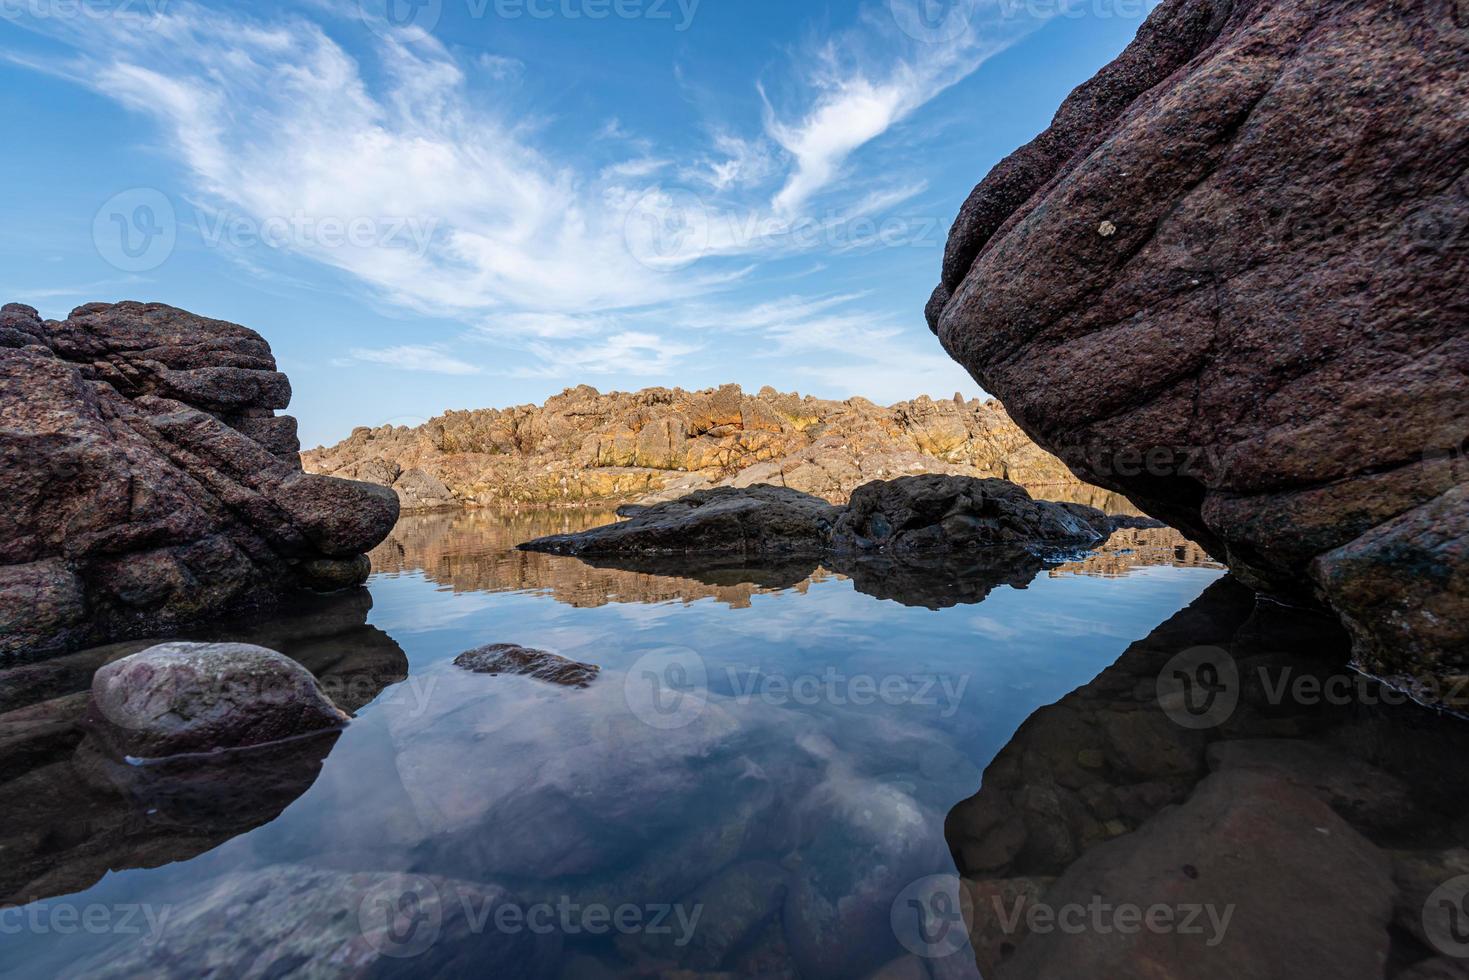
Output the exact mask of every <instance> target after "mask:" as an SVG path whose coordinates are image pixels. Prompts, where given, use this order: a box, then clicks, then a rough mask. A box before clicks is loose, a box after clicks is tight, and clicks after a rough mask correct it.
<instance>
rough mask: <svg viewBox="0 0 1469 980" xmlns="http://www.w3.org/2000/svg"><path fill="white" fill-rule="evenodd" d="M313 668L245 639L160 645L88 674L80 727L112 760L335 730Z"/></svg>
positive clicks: (335, 711)
mask: <svg viewBox="0 0 1469 980" xmlns="http://www.w3.org/2000/svg"><path fill="white" fill-rule="evenodd" d="M346 722H347V715H346V713H345V712H343V711H342V710H341V709H340V708H338V707H337V706H336V705H334V704H333V703H332V702H331V700H330V699H329V698H328V697H327V696H326V693H325V692H324V691H322V689H321V687H320V685H318V684H317V681H316V678H315V677H313V676H312V674H311V672H310V671H308V670H307V669H306V668H305V667H302V666H301V665H300V664H298V663H296V662H295V661H294V660H291V659H290V658H289V657H285V656H282V655H281V654H279V653H276V652H275V651H274V650H267V649H265V648H264V647H258V646H253V645H250V644H246V643H164V644H160V645H158V646H155V647H149V648H148V649H147V650H143V651H141V652H139V653H135V654H132V655H131V656H128V657H124V658H123V659H121V660H115V661H113V662H111V663H109V664H107V665H106V666H105V667H103V668H102V669H100V670H98V671H97V673H96V675H95V676H94V677H93V678H92V699H91V703H90V704H89V705H88V707H87V714H86V717H85V719H84V721H83V724H84V726H85V727H86V728H87V729H88V730H89V731H90V732H91V733H92V734H93V735H95V736H96V737H97V739H98V740H99V741H100V742H101V743H102V744H104V745H105V746H107V748H108V749H109V750H110V751H111V752H113V753H114V754H115V755H117V756H118V757H119V758H126V759H144V760H151V759H166V758H169V757H171V756H184V755H203V754H209V753H213V752H220V751H225V750H229V749H245V748H250V747H252V746H259V745H268V744H271V743H274V742H283V741H286V740H289V739H293V738H298V737H300V736H303V735H312V734H318V733H320V732H324V731H331V730H335V729H339V728H341V727H342V726H343V725H344V724H346Z"/></svg>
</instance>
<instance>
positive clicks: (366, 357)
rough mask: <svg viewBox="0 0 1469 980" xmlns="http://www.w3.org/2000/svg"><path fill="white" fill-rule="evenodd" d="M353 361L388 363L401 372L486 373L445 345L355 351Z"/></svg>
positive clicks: (359, 349) (408, 345)
mask: <svg viewBox="0 0 1469 980" xmlns="http://www.w3.org/2000/svg"><path fill="white" fill-rule="evenodd" d="M351 360H354V361H362V362H364V363H367V364H385V365H387V366H388V367H392V368H397V369H399V370H401V371H423V372H426V373H428V374H451V375H464V374H482V373H484V372H483V371H481V369H480V368H478V367H476V366H475V365H473V364H470V363H469V362H468V361H461V360H460V359H459V358H457V357H455V356H453V355H452V354H450V353H449V352H448V351H447V350H445V349H444V348H443V347H441V346H437V345H434V346H425V345H416V344H407V345H403V346H399V347H379V348H364V347H356V348H353V350H352V356H351Z"/></svg>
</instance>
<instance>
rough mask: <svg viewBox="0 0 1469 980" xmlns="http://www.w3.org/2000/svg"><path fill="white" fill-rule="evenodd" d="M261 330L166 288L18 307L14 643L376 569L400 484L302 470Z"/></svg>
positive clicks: (5, 511) (77, 639) (1, 614)
mask: <svg viewBox="0 0 1469 980" xmlns="http://www.w3.org/2000/svg"><path fill="white" fill-rule="evenodd" d="M275 368H276V366H275V360H274V358H273V357H272V356H271V352H270V347H269V346H268V345H267V344H266V342H265V341H264V340H263V339H262V338H261V337H260V336H259V335H258V334H256V333H255V332H254V331H252V330H248V329H246V328H245V327H241V326H237V325H235V324H232V323H225V322H223V321H220V320H210V319H207V318H205V317H200V316H195V315H194V314H192V313H187V312H185V311H183V310H179V309H175V308H173V307H170V306H164V305H161V304H156V303H155V304H144V303H118V304H116V305H107V304H101V303H96V304H92V305H89V306H83V307H79V308H78V309H77V310H75V311H74V312H73V313H72V315H71V317H70V318H69V319H67V320H65V321H62V322H57V321H42V320H41V319H40V317H39V316H38V315H37V313H36V311H35V310H33V309H31V308H30V307H28V306H21V305H19V304H11V305H9V306H6V307H4V308H3V310H0V406H3V410H4V416H5V424H4V426H3V428H0V526H3V527H5V528H6V529H7V533H6V536H5V539H4V540H3V541H0V655H8V654H22V655H29V654H36V653H55V652H60V651H64V650H68V649H74V648H77V647H81V646H85V645H87V644H95V643H100V642H104V641H106V640H108V639H113V638H122V637H127V636H137V635H146V634H157V633H159V632H163V631H166V630H171V629H175V628H178V627H181V626H185V625H188V624H190V623H193V622H196V621H201V620H204V619H207V618H210V617H213V616H217V615H219V614H221V613H224V612H229V611H233V610H238V609H240V608H248V607H251V606H256V605H261V604H264V603H268V602H273V601H275V600H277V599H278V598H279V597H280V596H281V595H283V594H285V593H287V592H290V591H293V590H297V589H300V588H325V589H328V590H335V589H340V588H345V587H349V586H353V585H359V584H361V582H362V581H363V580H364V579H365V577H366V572H367V566H366V565H365V563H364V562H363V561H362V560H361V557H360V556H362V555H363V554H364V553H365V552H366V551H368V550H369V549H371V548H372V547H373V546H374V545H376V544H377V543H378V542H379V541H381V540H382V539H383V538H384V537H386V536H387V533H388V532H389V531H390V530H391V529H392V527H393V524H394V522H395V521H396V520H397V516H398V499H397V497H396V496H395V495H394V494H393V492H392V491H391V490H388V489H387V488H385V487H377V486H372V485H368V484H360V483H352V482H349V481H346V480H337V479H332V478H329V477H323V476H314V475H308V474H306V473H303V472H302V470H301V463H300V459H299V457H298V456H297V454H296V450H297V448H298V446H297V444H296V439H295V422H294V420H292V419H290V418H286V417H277V416H276V414H275V412H276V410H277V409H282V408H285V407H286V405H287V403H288V402H289V401H290V396H291V387H290V383H289V382H288V381H287V380H286V377H285V375H283V374H281V373H279V372H278V371H276V369H275Z"/></svg>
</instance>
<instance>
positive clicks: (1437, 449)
mask: <svg viewBox="0 0 1469 980" xmlns="http://www.w3.org/2000/svg"><path fill="white" fill-rule="evenodd" d="M1466 100H1469V33H1466V31H1465V30H1464V25H1463V15H1462V10H1461V9H1456V7H1455V5H1454V4H1452V3H1447V2H1437V0H1434V2H1425V3H1415V4H1402V3H1396V2H1393V0H1370V2H1367V3H1361V4H1344V3H1316V2H1306V0H1299V2H1296V0H1291V2H1264V0H1169V2H1166V3H1164V4H1163V5H1161V6H1160V7H1159V8H1158V9H1157V10H1156V11H1155V12H1154V13H1153V14H1152V15H1151V16H1150V17H1149V19H1148V21H1147V22H1146V23H1145V24H1144V25H1143V27H1142V28H1141V30H1140V31H1139V33H1138V36H1137V38H1136V40H1135V41H1134V42H1133V43H1132V44H1131V45H1130V46H1129V47H1128V48H1127V50H1126V51H1125V52H1124V53H1123V54H1122V55H1121V56H1120V57H1119V58H1118V59H1117V60H1116V61H1114V62H1113V63H1112V64H1110V65H1108V66H1107V67H1106V68H1104V69H1102V71H1101V72H1099V73H1098V74H1097V76H1096V77H1095V78H1093V79H1092V80H1091V81H1089V82H1087V83H1086V84H1084V85H1082V86H1081V87H1080V88H1078V89H1077V90H1076V92H1074V93H1073V94H1072V95H1071V96H1070V97H1069V98H1068V99H1067V100H1066V101H1065V102H1064V103H1063V104H1062V106H1061V108H1060V110H1059V111H1058V113H1057V115H1056V118H1055V120H1054V122H1053V123H1052V125H1051V126H1050V128H1049V129H1047V130H1046V131H1045V132H1044V133H1042V134H1041V135H1040V136H1038V137H1037V138H1036V139H1035V140H1034V141H1033V142H1031V143H1030V144H1028V145H1027V146H1025V147H1022V148H1021V149H1019V150H1017V151H1016V152H1015V153H1013V154H1011V155H1010V156H1009V157H1008V158H1006V159H1005V160H1004V161H1003V162H1001V163H1000V164H999V165H998V166H997V167H995V169H994V170H993V171H992V172H991V173H990V174H989V176H988V177H986V178H985V180H984V181H983V182H982V183H981V184H980V185H979V186H978V187H977V188H976V189H975V190H974V192H973V194H972V195H971V196H970V198H969V200H968V201H967V202H966V203H965V205H964V207H963V210H962V211H961V213H960V215H959V218H958V220H957V221H956V223H955V225H954V229H953V232H952V234H951V237H950V240H949V245H948V250H947V252H946V254H945V259H944V268H943V275H942V283H941V285H940V286H939V287H938V289H937V290H936V291H935V293H934V296H933V299H932V300H931V302H930V304H929V308H928V313H929V320H930V323H931V325H932V326H933V327H934V329H935V330H936V331H937V333H938V336H939V338H940V340H941V341H942V342H943V344H944V346H945V348H946V349H947V350H948V351H949V352H950V354H951V355H953V356H954V358H955V359H957V360H958V361H959V362H960V363H962V364H964V365H965V366H966V367H967V368H969V370H970V371H971V373H973V374H974V376H975V377H976V378H977V379H978V380H979V381H980V382H981V383H982V384H983V385H984V387H985V389H986V390H987V391H990V392H992V393H994V394H995V395H996V396H997V397H999V398H1000V399H1001V400H1002V401H1004V403H1005V406H1006V408H1007V409H1008V410H1009V412H1010V413H1011V414H1012V415H1013V417H1014V418H1015V420H1016V422H1017V423H1019V425H1020V426H1021V428H1023V429H1024V430H1025V431H1026V432H1027V433H1029V434H1030V435H1031V436H1033V437H1034V438H1036V439H1037V441H1038V442H1039V443H1040V444H1041V445H1042V446H1044V447H1046V448H1047V449H1049V450H1050V451H1052V452H1055V453H1056V454H1057V455H1059V456H1060V457H1062V458H1063V459H1066V460H1067V462H1068V463H1070V464H1071V465H1072V467H1073V468H1074V469H1075V470H1076V471H1077V472H1078V473H1079V474H1081V475H1082V476H1084V477H1085V478H1087V479H1088V480H1090V481H1092V482H1095V483H1097V484H1098V485H1101V486H1104V487H1107V488H1109V489H1112V490H1116V491H1120V492H1122V493H1125V494H1126V495H1127V496H1128V497H1129V498H1130V499H1131V500H1132V501H1133V502H1134V503H1136V504H1137V505H1138V506H1140V507H1141V508H1143V509H1144V510H1145V511H1147V512H1148V513H1150V514H1152V515H1154V516H1157V517H1159V518H1162V519H1164V520H1166V521H1167V522H1168V523H1169V524H1171V525H1172V526H1175V527H1178V528H1180V529H1182V530H1183V531H1184V532H1185V533H1187V534H1188V535H1189V536H1190V537H1192V538H1194V539H1196V540H1198V541H1200V542H1201V543H1202V544H1204V545H1205V546H1206V547H1208V548H1209V549H1210V551H1211V552H1213V553H1214V554H1215V555H1216V556H1218V557H1219V558H1221V559H1227V561H1228V564H1229V565H1230V566H1231V568H1232V569H1234V570H1235V572H1236V573H1237V574H1238V575H1239V576H1240V578H1241V579H1242V580H1243V581H1245V582H1247V584H1249V585H1251V586H1252V587H1256V588H1260V589H1264V590H1266V591H1268V592H1270V593H1272V594H1275V595H1279V596H1286V597H1295V598H1297V599H1299V598H1302V597H1307V596H1312V595H1314V596H1315V597H1316V598H1318V599H1319V600H1321V601H1323V602H1325V603H1326V604H1327V605H1329V606H1330V607H1331V608H1332V609H1334V610H1335V611H1336V612H1337V613H1338V614H1339V615H1340V616H1341V618H1342V621H1343V622H1344V623H1345V624H1347V625H1348V627H1349V628H1350V629H1351V630H1352V633H1353V636H1354V639H1355V655H1356V656H1357V658H1358V659H1359V661H1360V662H1361V663H1363V664H1364V665H1365V666H1367V667H1368V668H1369V669H1370V670H1372V671H1373V672H1374V673H1377V674H1379V675H1391V674H1395V673H1403V674H1412V673H1419V672H1423V671H1428V672H1431V673H1436V674H1438V675H1439V676H1445V675H1453V674H1456V673H1462V672H1463V671H1462V668H1463V666H1464V657H1465V656H1466V653H1465V651H1469V573H1466V568H1469V523H1466V522H1469V465H1466V457H1465V445H1466V443H1465V438H1466V436H1469V397H1466V393H1469V375H1466V364H1469V331H1466V330H1465V329H1464V324H1465V322H1469V238H1466V236H1465V234H1464V231H1465V228H1466V225H1469V183H1466V177H1465V175H1464V172H1463V171H1464V168H1463V160H1464V158H1465V155H1466V153H1469V143H1466V140H1469V136H1466V130H1465V128H1464V126H1463V125H1462V119H1461V118H1460V116H1459V113H1458V108H1457V107H1460V106H1462V105H1464V103H1465V102H1466Z"/></svg>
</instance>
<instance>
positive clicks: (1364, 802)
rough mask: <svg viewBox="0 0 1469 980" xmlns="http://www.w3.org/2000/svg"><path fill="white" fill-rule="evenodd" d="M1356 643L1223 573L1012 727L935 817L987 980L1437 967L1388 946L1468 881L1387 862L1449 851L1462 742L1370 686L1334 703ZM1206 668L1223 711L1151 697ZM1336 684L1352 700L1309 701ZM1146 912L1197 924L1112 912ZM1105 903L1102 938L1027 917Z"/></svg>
mask: <svg viewBox="0 0 1469 980" xmlns="http://www.w3.org/2000/svg"><path fill="white" fill-rule="evenodd" d="M1349 642H1350V640H1349V637H1348V636H1347V634H1346V633H1345V631H1343V630H1341V629H1340V628H1339V626H1338V625H1337V624H1336V622H1335V620H1334V619H1333V618H1332V617H1330V616H1328V615H1326V614H1324V613H1322V612H1319V611H1317V612H1312V611H1311V610H1301V609H1286V608H1285V607H1282V606H1279V605H1277V604H1275V603H1270V602H1257V601H1256V600H1255V598H1254V597H1253V596H1252V595H1251V593H1250V591H1249V590H1247V589H1245V588H1244V587H1243V586H1241V585H1240V584H1239V583H1238V582H1235V581H1233V580H1231V579H1225V580H1223V581H1220V582H1218V583H1215V584H1214V585H1212V586H1210V588H1209V589H1208V590H1207V591H1206V592H1205V593H1204V594H1203V595H1202V596H1201V597H1200V598H1199V599H1198V600H1196V601H1195V602H1194V603H1193V604H1192V605H1191V606H1189V607H1188V608H1187V609H1185V610H1183V611H1181V612H1179V613H1178V614H1176V615H1175V616H1173V617H1172V618H1171V619H1170V620H1168V622H1166V623H1164V624H1162V625H1161V626H1159V627H1158V628H1157V629H1156V630H1154V631H1153V633H1152V634H1151V635H1150V636H1148V637H1147V638H1145V639H1143V640H1140V641H1138V642H1136V643H1134V644H1132V646H1130V647H1129V648H1128V650H1127V651H1126V652H1125V653H1124V654H1123V655H1122V657H1121V658H1120V659H1119V660H1118V661H1117V662H1116V663H1115V664H1113V665H1112V666H1111V667H1109V668H1107V669H1106V670H1105V671H1103V672H1102V673H1101V674H1099V675H1098V676H1097V677H1096V678H1095V679H1093V680H1092V681H1091V682H1090V683H1088V684H1087V685H1085V686H1083V687H1081V688H1079V689H1078V690H1076V691H1074V692H1072V693H1071V694H1069V695H1067V696H1066V697H1065V698H1063V699H1061V700H1060V701H1059V702H1057V703H1056V704H1053V705H1050V706H1047V707H1044V708H1041V709H1040V710H1038V711H1036V712H1035V713H1034V714H1033V715H1032V716H1031V717H1030V718H1029V719H1027V721H1026V722H1025V723H1024V724H1023V725H1021V727H1020V728H1019V730H1018V731H1017V732H1016V733H1015V735H1014V736H1013V737H1012V739H1011V740H1010V742H1009V744H1007V745H1006V746H1005V747H1004V749H1002V750H1001V751H1000V753H999V754H998V755H996V756H995V759H994V761H993V762H992V763H991V764H990V766H989V767H988V768H987V769H986V770H985V773H984V779H983V783H982V785H981V787H980V790H979V792H978V793H977V794H976V795H975V796H973V797H972V798H970V799H968V800H965V801H963V802H961V803H959V804H958V805H957V806H955V807H954V808H953V809H952V810H951V811H950V813H949V816H948V819H947V821H946V824H945V836H946V838H947V840H948V843H949V847H950V851H951V853H952V855H953V858H954V863H955V865H956V867H957V868H958V869H959V871H960V873H961V875H962V876H963V877H964V881H965V887H966V889H967V892H968V895H969V896H970V898H971V899H972V906H973V913H974V914H973V921H972V923H971V939H972V944H973V947H974V951H975V954H976V957H977V960H978V965H979V967H980V970H981V972H982V973H983V974H984V976H986V977H995V978H998V980H1006V978H1009V977H1016V978H1029V977H1049V976H1075V975H1101V976H1112V975H1125V974H1128V973H1129V971H1131V972H1132V973H1136V966H1137V964H1138V963H1139V962H1145V963H1147V964H1149V967H1150V969H1151V970H1152V971H1153V974H1150V975H1156V976H1158V977H1169V978H1183V977H1190V978H1192V977H1221V978H1222V977H1234V976H1242V975H1249V976H1277V975H1279V976H1287V975H1295V974H1301V975H1312V976H1315V975H1330V976H1343V977H1364V978H1365V977H1373V978H1380V977H1383V976H1390V977H1391V976H1398V975H1406V974H1400V973H1399V971H1400V970H1401V969H1402V968H1403V967H1404V966H1405V965H1406V964H1408V963H1411V962H1413V961H1415V960H1417V959H1419V958H1422V957H1424V956H1426V955H1430V954H1432V953H1433V952H1434V950H1433V947H1432V944H1431V943H1430V942H1428V941H1427V940H1426V939H1422V940H1421V941H1420V942H1419V943H1416V944H1415V942H1414V941H1412V940H1405V939H1404V938H1403V936H1404V935H1405V934H1406V932H1411V931H1412V929H1413V928H1415V927H1414V926H1413V925H1412V923H1413V922H1415V921H1416V922H1421V921H1422V919H1423V913H1424V900H1425V898H1426V896H1427V894H1428V892H1430V891H1432V889H1433V888H1435V887H1437V886H1438V885H1440V884H1442V883H1443V882H1445V881H1447V880H1449V879H1450V878H1453V877H1454V876H1455V875H1457V874H1459V873H1461V872H1460V871H1459V870H1456V869H1455V868H1453V867H1451V866H1447V865H1445V866H1442V867H1440V865H1444V862H1441V861H1438V860H1437V859H1436V858H1435V857H1434V856H1433V855H1432V854H1430V853H1427V852H1411V853H1410V852H1404V851H1401V850H1400V848H1402V847H1404V846H1405V843H1406V842H1409V841H1438V840H1444V841H1452V840H1458V839H1460V838H1461V837H1462V826H1461V825H1462V800H1463V798H1464V794H1465V792H1466V787H1465V779H1464V777H1463V776H1462V775H1459V773H1461V771H1462V768H1461V767H1459V766H1458V765H1457V764H1456V762H1455V760H1457V759H1458V758H1459V757H1460V756H1462V754H1463V753H1464V752H1465V751H1466V741H1469V730H1466V729H1465V728H1464V726H1463V725H1462V723H1460V722H1458V721H1457V720H1456V719H1453V718H1450V717H1446V716H1444V715H1442V714H1440V713H1436V712H1432V711H1428V710H1426V709H1423V708H1421V707H1420V706H1418V705H1416V704H1412V703H1404V702H1405V701H1406V699H1404V698H1391V697H1388V696H1386V692H1385V691H1384V690H1382V689H1381V688H1380V686H1371V687H1363V688H1358V687H1355V686H1352V687H1348V688H1342V686H1341V685H1342V684H1343V683H1346V682H1354V675H1351V674H1349V673H1347V672H1346V668H1344V667H1343V666H1342V661H1343V654H1344V653H1345V650H1346V648H1347V646H1348V644H1349ZM1200 656H1202V657H1203V658H1204V659H1203V660H1200V659H1198V658H1199V657H1200ZM1180 658H1183V659H1180ZM1204 662H1207V663H1208V664H1210V665H1212V666H1214V667H1216V668H1218V671H1219V673H1218V677H1217V680H1216V681H1215V682H1214V683H1215V684H1216V694H1217V697H1212V696H1211V697H1210V699H1209V700H1208V701H1206V702H1202V704H1206V705H1208V706H1209V710H1208V712H1206V713H1205V714H1204V715H1201V716H1192V715H1189V714H1187V713H1185V712H1184V711H1183V710H1181V709H1182V705H1180V704H1179V703H1177V702H1176V701H1174V700H1173V699H1172V698H1171V697H1165V690H1166V688H1165V686H1164V685H1163V684H1162V683H1161V682H1163V681H1166V680H1168V679H1170V678H1173V677H1175V676H1176V674H1177V673H1178V671H1179V669H1180V664H1182V665H1183V667H1184V668H1187V669H1189V670H1194V671H1195V672H1196V673H1195V676H1196V677H1197V678H1199V679H1201V680H1207V679H1208V677H1209V675H1208V674H1207V673H1205V672H1202V671H1199V670H1198V669H1197V665H1198V664H1200V663H1204ZM1190 665H1195V666H1194V667H1190ZM1355 680H1360V681H1361V682H1362V684H1363V685H1370V684H1371V682H1369V681H1368V680H1366V679H1365V678H1361V677H1360V676H1359V675H1358V676H1355ZM1343 689H1345V690H1350V691H1353V692H1356V693H1354V694H1353V695H1352V696H1350V697H1346V698H1343V697H1340V696H1325V695H1323V694H1322V692H1325V691H1334V690H1335V691H1340V690H1343ZM1196 703H1199V702H1196ZM1199 719H1202V720H1199ZM1395 862H1396V868H1394V863H1395ZM1420 866H1423V867H1426V868H1427V870H1426V871H1423V872H1422V873H1419V872H1418V871H1416V870H1414V869H1416V868H1419V867H1420ZM1394 873H1396V876H1397V878H1398V882H1397V885H1396V886H1395V885H1394V882H1393V875H1394ZM1407 879H1413V882H1416V884H1414V883H1413V882H1410V881H1408V880H1407ZM1159 905H1162V906H1166V907H1167V908H1168V909H1170V910H1172V911H1171V912H1170V913H1168V914H1170V915H1172V916H1174V918H1173V920H1172V924H1173V926H1178V925H1179V924H1180V919H1179V918H1178V917H1179V916H1181V915H1182V914H1184V913H1185V912H1187V911H1188V910H1190V909H1197V910H1199V912H1198V915H1197V916H1196V921H1195V923H1194V924H1195V925H1196V926H1198V927H1201V929H1202V931H1198V930H1196V931H1192V932H1185V931H1183V930H1182V929H1180V928H1163V929H1148V928H1142V929H1139V930H1132V931H1126V930H1124V929H1121V928H1119V927H1118V926H1119V924H1120V923H1122V921H1123V920H1122V919H1120V918H1114V917H1113V913H1114V912H1116V911H1117V910H1119V909H1122V908H1124V907H1125V906H1136V907H1138V908H1140V909H1142V910H1147V909H1149V908H1151V907H1155V906H1159ZM1098 906H1100V907H1101V909H1102V913H1101V914H1102V915H1103V916H1104V918H1103V920H1102V925H1103V927H1104V928H1100V929H1098V928H1086V929H1083V930H1082V931H1080V932H1076V931H1070V932H1068V931H1066V930H1063V929H1061V928H1059V927H1058V926H1057V925H1056V922H1057V921H1058V920H1057V919H1056V918H1050V919H1045V920H1032V919H1030V918H1029V916H1028V914H1027V910H1028V909H1039V910H1042V911H1043V912H1044V914H1046V915H1051V916H1055V915H1059V913H1060V910H1062V909H1068V908H1074V909H1077V910H1080V912H1079V913H1078V914H1080V915H1081V916H1082V917H1083V921H1085V922H1087V923H1091V922H1093V921H1095V920H1094V919H1093V915H1094V912H1093V909H1094V908H1096V907H1098ZM1208 909H1212V910H1213V914H1214V915H1215V916H1217V917H1218V918H1217V919H1216V920H1214V921H1213V922H1211V920H1210V919H1209V913H1208V911H1207V910H1208ZM1226 915H1227V916H1228V923H1227V924H1225V923H1224V922H1223V921H1222V920H1223V918H1224V917H1225V916H1226ZM1032 921H1044V922H1048V923H1049V926H1048V927H1047V928H1046V929H1045V930H1044V931H1034V932H1033V931H1030V930H1029V928H1028V924H1029V923H1030V922H1032ZM1395 922H1396V925H1395V924H1394V923H1395ZM1210 940H1217V941H1210ZM1389 947H1391V949H1392V954H1393V960H1392V964H1391V965H1390V963H1389V961H1388V957H1387V954H1388V950H1389Z"/></svg>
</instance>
